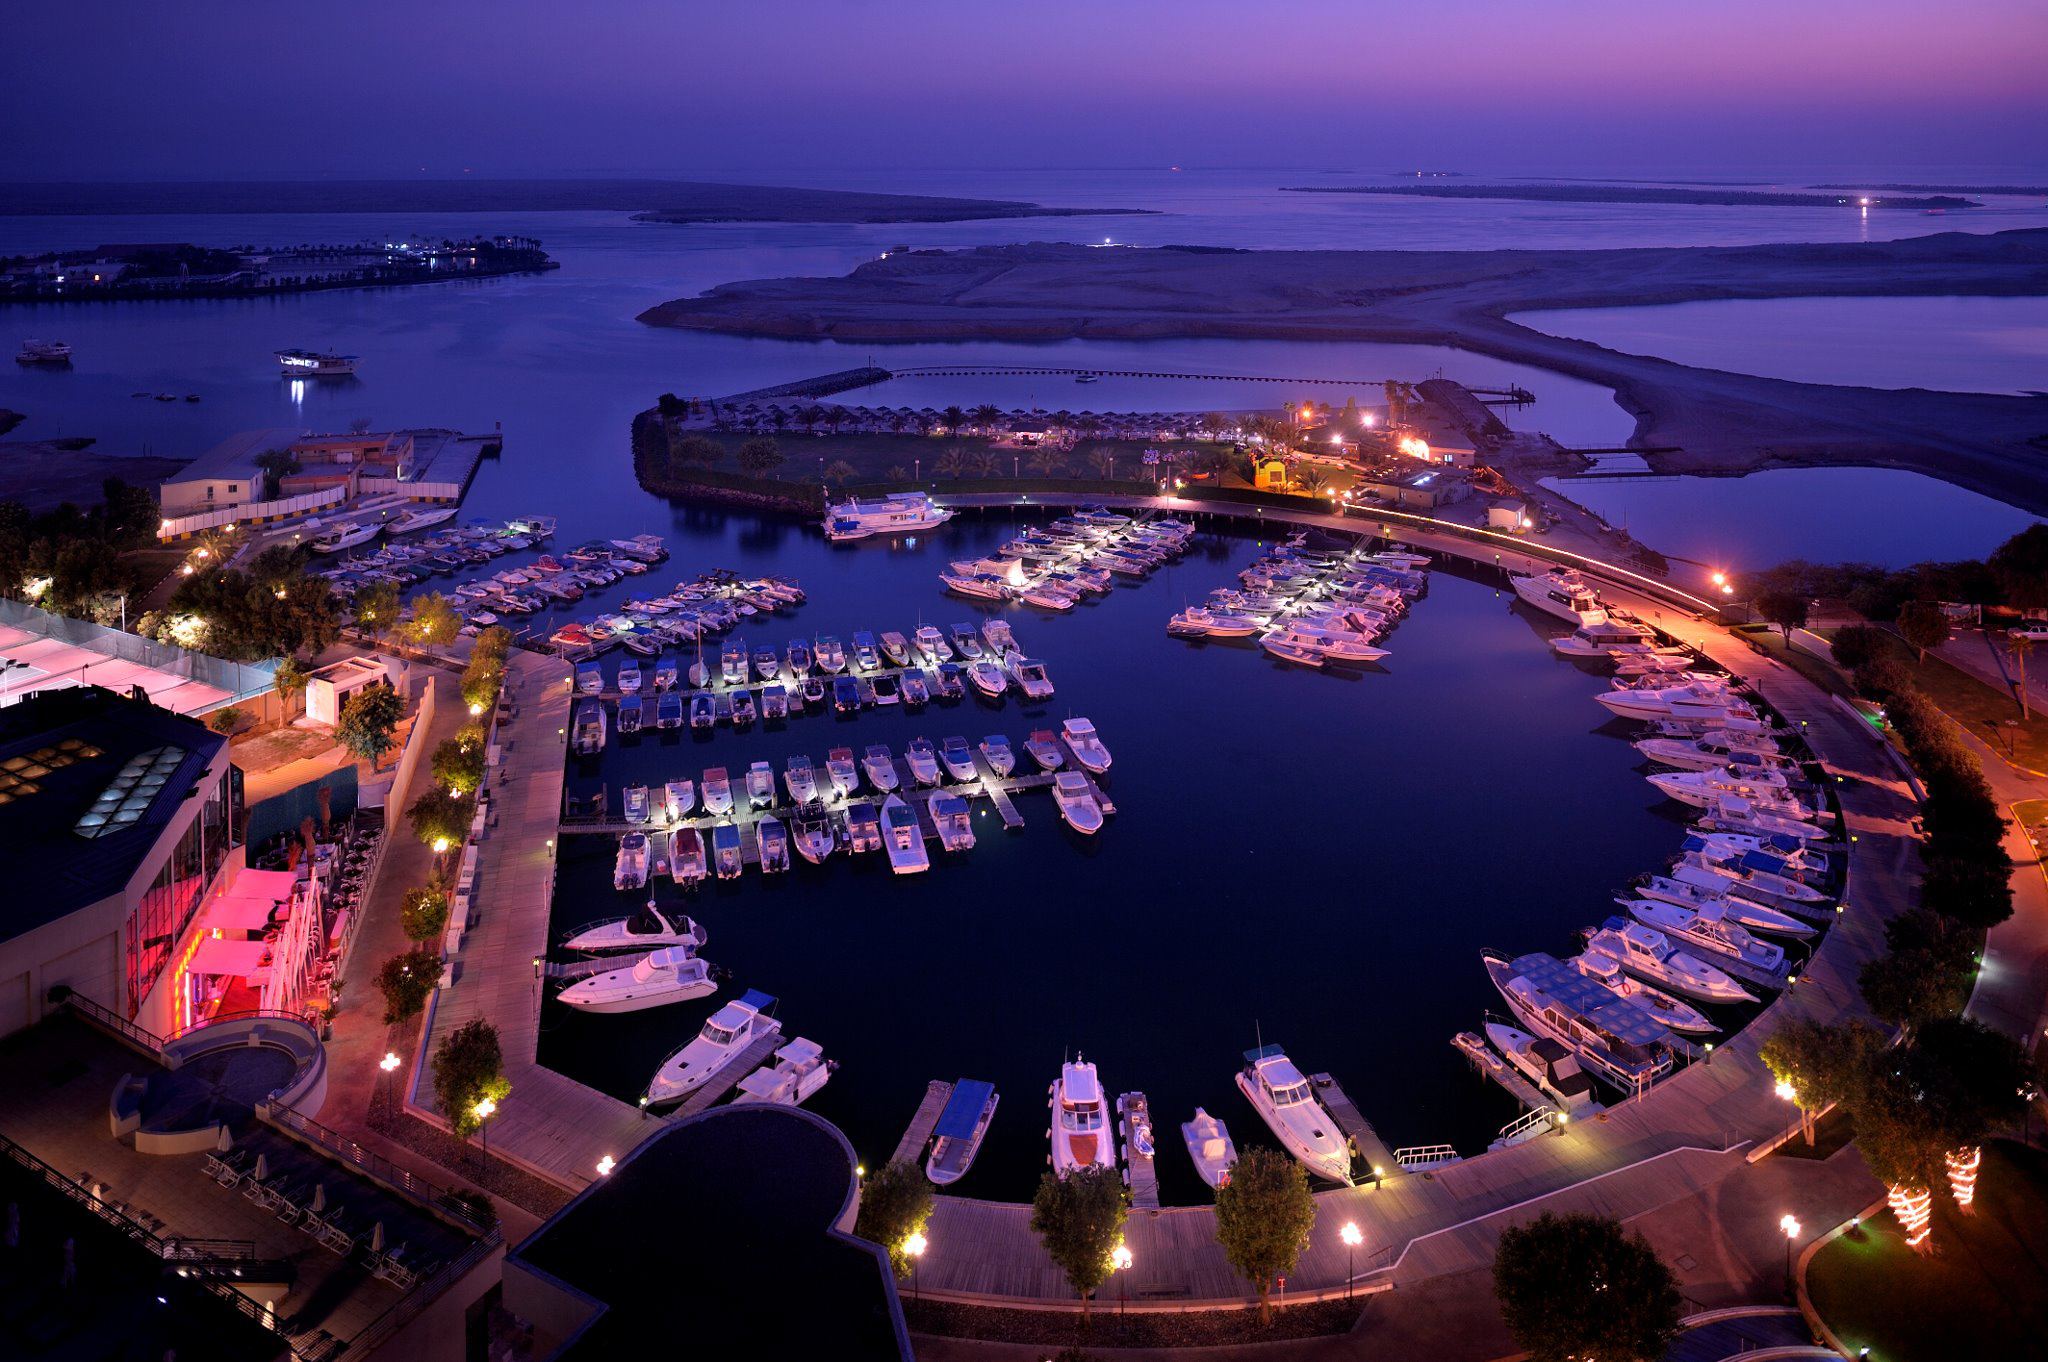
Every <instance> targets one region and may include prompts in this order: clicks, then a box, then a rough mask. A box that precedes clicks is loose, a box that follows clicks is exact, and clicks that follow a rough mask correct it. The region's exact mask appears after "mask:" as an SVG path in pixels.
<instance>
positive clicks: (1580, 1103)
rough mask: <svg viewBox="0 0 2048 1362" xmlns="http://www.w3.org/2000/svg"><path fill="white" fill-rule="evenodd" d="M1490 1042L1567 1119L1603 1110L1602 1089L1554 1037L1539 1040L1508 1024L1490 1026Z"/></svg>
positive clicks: (1574, 1056)
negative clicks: (1594, 1084)
mask: <svg viewBox="0 0 2048 1362" xmlns="http://www.w3.org/2000/svg"><path fill="white" fill-rule="evenodd" d="M1486 1038H1487V1040H1489V1041H1491V1042H1492V1043H1493V1048H1494V1049H1496V1050H1498V1051H1500V1053H1501V1056H1502V1057H1503V1058H1505V1059H1506V1060H1507V1062H1508V1063H1509V1064H1510V1065H1512V1066H1514V1067H1515V1068H1516V1069H1519V1070H1520V1071H1521V1073H1522V1076H1523V1077H1524V1078H1526V1079H1528V1080H1529V1081H1530V1082H1531V1083H1534V1084H1535V1085H1536V1086H1537V1087H1538V1088H1540V1089H1542V1090H1543V1094H1544V1096H1546V1097H1548V1098H1550V1100H1551V1101H1553V1102H1555V1103H1557V1106H1558V1110H1560V1111H1562V1112H1564V1113H1565V1115H1567V1116H1589V1115H1591V1114H1593V1113H1594V1112H1597V1111H1599V1110H1601V1102H1600V1093H1599V1089H1597V1088H1595V1087H1594V1086H1593V1078H1592V1075H1590V1074H1588V1073H1587V1072H1586V1071H1585V1070H1584V1069H1582V1068H1580V1067H1579V1061H1578V1057H1577V1056H1576V1055H1574V1054H1573V1053H1572V1052H1571V1050H1570V1049H1568V1048H1567V1047H1566V1046H1565V1044H1564V1042H1562V1041H1560V1040H1556V1039H1554V1038H1553V1037H1550V1036H1543V1037H1541V1038H1538V1037H1536V1036H1532V1035H1530V1034H1529V1033H1528V1032H1527V1031H1524V1030H1522V1029H1520V1028H1519V1027H1514V1026H1509V1025H1508V1024H1507V1023H1506V1022H1488V1023H1487V1024H1486Z"/></svg>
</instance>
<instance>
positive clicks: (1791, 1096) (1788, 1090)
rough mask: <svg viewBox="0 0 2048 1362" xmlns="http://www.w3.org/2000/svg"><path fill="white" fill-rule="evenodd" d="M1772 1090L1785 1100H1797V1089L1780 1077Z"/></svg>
mask: <svg viewBox="0 0 2048 1362" xmlns="http://www.w3.org/2000/svg"><path fill="white" fill-rule="evenodd" d="M1773 1091H1774V1092H1776V1093H1777V1094H1778V1096H1780V1097H1782V1098H1784V1099H1785V1100H1786V1101H1787V1102H1797V1101H1798V1100H1799V1092H1798V1089H1796V1088H1794V1087H1793V1086H1792V1085H1791V1084H1790V1083H1787V1082H1786V1081H1785V1080H1784V1079H1782V1078H1781V1079H1779V1080H1778V1086H1777V1087H1776V1088H1775V1089H1773Z"/></svg>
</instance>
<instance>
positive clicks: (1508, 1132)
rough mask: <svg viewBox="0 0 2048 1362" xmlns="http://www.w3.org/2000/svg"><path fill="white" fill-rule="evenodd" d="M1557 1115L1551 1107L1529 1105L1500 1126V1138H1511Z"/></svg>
mask: <svg viewBox="0 0 2048 1362" xmlns="http://www.w3.org/2000/svg"><path fill="white" fill-rule="evenodd" d="M1556 1115H1557V1112H1556V1110H1555V1109H1554V1108H1552V1107H1531V1108H1529V1109H1528V1110H1527V1111H1525V1112H1523V1113H1522V1114H1521V1115H1520V1116H1517V1117H1516V1118H1515V1119H1514V1120H1512V1121H1510V1122H1508V1123H1507V1124H1506V1125H1504V1126H1502V1127H1501V1128H1500V1136H1499V1138H1500V1139H1503V1140H1513V1139H1514V1138H1515V1137H1516V1136H1518V1135H1520V1134H1521V1133H1522V1132H1524V1131H1526V1130H1528V1129H1529V1128H1530V1127H1532V1126H1537V1125H1543V1124H1545V1123H1547V1122H1549V1121H1550V1119H1551V1118H1552V1117H1554V1116H1556Z"/></svg>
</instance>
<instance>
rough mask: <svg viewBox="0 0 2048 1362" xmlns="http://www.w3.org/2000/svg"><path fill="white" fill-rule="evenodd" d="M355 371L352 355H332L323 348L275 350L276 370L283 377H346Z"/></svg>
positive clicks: (354, 358)
mask: <svg viewBox="0 0 2048 1362" xmlns="http://www.w3.org/2000/svg"><path fill="white" fill-rule="evenodd" d="M355 371H356V357H355V356H354V355H333V354H328V353H327V352H326V351H324V350H280V351H278V352H277V372H278V375H279V376H280V377H283V378H346V377H347V376H348V375H350V374H352V373H354V372H355Z"/></svg>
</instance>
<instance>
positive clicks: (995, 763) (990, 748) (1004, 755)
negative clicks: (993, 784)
mask: <svg viewBox="0 0 2048 1362" xmlns="http://www.w3.org/2000/svg"><path fill="white" fill-rule="evenodd" d="M981 755H982V759H983V760H985V761H987V762H988V764H989V766H990V768H991V769H992V770H994V771H995V773H996V774H997V775H999V776H1007V775H1009V774H1010V772H1012V771H1014V770H1016V769H1017V754H1016V753H1015V752H1012V751H1011V750H1010V740H1009V739H1008V738H1006V737H1004V736H1003V735H1002V734H1000V733H991V734H989V735H988V736H987V737H986V738H983V739H982V740H981Z"/></svg>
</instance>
